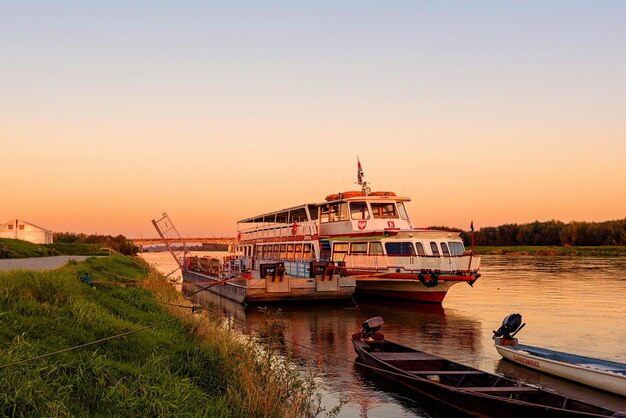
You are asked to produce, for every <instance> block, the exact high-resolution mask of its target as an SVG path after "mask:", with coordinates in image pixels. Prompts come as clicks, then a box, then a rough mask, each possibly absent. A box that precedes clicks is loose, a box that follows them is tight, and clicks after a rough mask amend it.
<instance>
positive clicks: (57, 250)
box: [0, 238, 108, 258]
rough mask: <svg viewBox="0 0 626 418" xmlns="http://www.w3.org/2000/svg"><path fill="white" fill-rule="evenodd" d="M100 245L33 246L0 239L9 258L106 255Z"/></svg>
mask: <svg viewBox="0 0 626 418" xmlns="http://www.w3.org/2000/svg"><path fill="white" fill-rule="evenodd" d="M102 247H103V245H102V244H65V243H56V244H33V243H31V242H28V241H22V240H19V239H8V238H0V249H6V250H8V251H9V255H10V258H27V257H46V256H52V255H107V254H108V252H107V251H101V250H100V248H102Z"/></svg>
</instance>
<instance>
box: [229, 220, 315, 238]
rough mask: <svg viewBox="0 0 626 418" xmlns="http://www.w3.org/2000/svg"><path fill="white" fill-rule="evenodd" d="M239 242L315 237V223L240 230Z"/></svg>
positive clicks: (307, 222)
mask: <svg viewBox="0 0 626 418" xmlns="http://www.w3.org/2000/svg"><path fill="white" fill-rule="evenodd" d="M239 234H240V238H239V239H240V240H244V241H247V240H255V239H263V238H288V237H293V236H301V235H304V236H314V235H317V222H316V221H303V222H294V223H289V224H287V223H284V224H275V225H271V226H264V227H256V228H247V229H240V230H239Z"/></svg>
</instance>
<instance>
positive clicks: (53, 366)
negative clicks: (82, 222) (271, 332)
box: [0, 256, 307, 417]
mask: <svg viewBox="0 0 626 418" xmlns="http://www.w3.org/2000/svg"><path fill="white" fill-rule="evenodd" d="M87 272H88V273H89V274H90V275H91V277H92V278H93V279H94V280H96V281H125V282H135V281H143V280H149V281H150V282H155V281H160V282H162V283H163V284H165V283H167V281H166V280H165V279H164V278H163V276H161V275H158V274H157V273H155V272H150V273H149V274H146V273H145V272H144V271H143V270H141V268H139V267H138V266H137V265H135V264H133V263H132V261H130V260H128V259H125V258H122V257H119V256H113V257H105V258H89V259H88V260H86V261H85V262H83V263H76V262H70V263H68V264H67V265H66V266H65V267H63V268H61V269H59V270H55V271H50V272H35V271H14V272H0V415H11V416H33V415H35V416H60V415H64V416H67V415H71V416H92V415H96V416H100V415H107V416H112V415H113V416H171V415H188V416H217V417H219V416H288V415H293V416H295V415H303V414H304V412H305V411H306V408H307V404H306V400H304V401H303V399H302V397H301V391H299V389H298V388H302V387H304V386H303V385H300V383H299V382H300V380H299V378H298V377H294V376H293V375H290V376H287V378H285V377H284V376H281V375H280V371H279V370H276V368H275V367H274V366H271V365H270V363H271V361H270V362H264V361H260V360H259V356H258V353H257V348H256V347H254V346H253V345H252V344H251V343H250V342H249V341H248V342H246V341H247V340H242V339H241V337H237V336H235V335H233V334H231V333H229V332H228V331H226V330H224V329H223V327H221V326H220V323H219V321H217V320H216V319H215V318H212V317H210V316H208V315H207V314H206V313H205V314H196V315H194V316H193V317H189V318H187V319H185V320H175V321H173V322H169V323H167V324H163V325H160V326H158V327H156V328H151V329H148V330H143V331H140V332H137V333H134V334H131V335H128V336H125V337H122V338H117V339H113V340H109V341H106V342H103V343H100V344H97V345H92V346H88V347H84V348H79V349H77V350H74V351H70V352H66V353H62V354H57V355H54V356H50V357H46V358H42V359H38V360H35V361H29V362H26V363H22V364H17V365H13V366H9V367H6V368H1V367H2V366H3V365H7V364H10V363H13V362H16V361H20V360H24V359H29V358H32V357H35V356H39V355H42V354H45V353H49V352H53V351H56V350H60V349H65V348H68V347H72V346H76V345H79V344H84V343H86V342H90V341H95V340H98V339H102V338H105V337H109V336H112V335H117V334H120V333H123V332H126V331H130V330H137V329H139V328H142V327H145V326H147V325H151V324H155V323H158V322H162V321H167V320H170V319H172V318H175V317H176V316H182V315H186V314H189V313H190V312H191V310H190V309H184V308H171V307H170V308H168V307H167V306H165V305H163V304H159V303H157V298H158V299H159V300H165V301H168V302H169V303H182V302H183V301H182V297H181V296H180V294H179V293H177V292H176V291H175V290H174V289H173V287H172V286H169V285H168V286H159V287H154V288H151V289H150V290H146V289H143V288H140V287H138V286H130V285H129V286H121V285H116V284H110V285H98V284H97V285H96V287H95V288H92V287H90V286H88V285H86V284H84V283H82V282H81V281H80V279H79V277H80V276H81V275H82V274H83V273H87ZM260 378H264V379H265V380H263V379H260ZM298 385H300V386H298ZM253 390H256V391H258V392H259V393H258V394H256V397H255V395H254V394H250V392H251V391H253ZM268 394H271V395H268Z"/></svg>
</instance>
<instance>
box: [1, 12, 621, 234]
mask: <svg viewBox="0 0 626 418" xmlns="http://www.w3.org/2000/svg"><path fill="white" fill-rule="evenodd" d="M625 21H626V2H623V1H602V2H597V1H587V2H580V1H552V2H539V1H528V2H492V1H490V2H461V1H459V2H445V1H437V2H418V1H395V2H369V1H359V2H356V1H354V2H352V1H346V2H334V1H332V2H331V1H316V2H309V3H304V2H221V3H212V2H195V1H193V2H192V1H177V2H163V1H136V2H122V1H111V2H100V1H85V2H64V1H55V2H42V1H24V2H22V1H19V2H18V1H15V2H2V3H0V53H1V54H0V153H1V155H0V179H1V181H2V184H1V186H0V223H2V222H5V221H8V220H10V219H15V218H19V219H23V220H26V221H29V222H32V223H34V224H37V225H40V226H43V227H45V228H48V229H52V230H54V231H58V232H61V231H72V232H85V233H103V234H120V233H121V234H125V235H127V236H130V237H137V236H143V237H148V236H156V233H155V231H154V230H153V228H152V225H151V223H150V220H151V219H153V218H155V217H159V216H160V214H161V213H162V212H163V211H167V212H168V213H169V215H170V216H171V218H172V219H173V220H174V222H175V223H176V224H177V226H178V229H179V230H180V232H181V233H182V234H183V235H184V236H199V235H203V236H221V235H230V236H234V234H235V232H234V231H235V222H236V221H237V220H238V219H241V218H245V217H248V216H253V215H256V214H257V213H262V212H268V211H272V210H275V209H280V208H284V207H288V206H293V205H297V204H300V203H304V202H311V203H312V202H319V201H322V200H323V199H324V197H325V196H326V195H327V194H330V193H336V192H339V191H345V190H354V189H356V188H358V187H357V186H355V185H354V182H355V181H356V166H357V155H358V157H359V158H360V160H361V163H362V165H363V169H364V171H365V176H366V180H368V181H370V182H371V185H372V188H373V189H374V190H392V191H395V192H396V193H398V194H402V195H407V196H410V197H412V199H413V200H412V202H411V204H410V205H409V207H408V209H409V211H410V214H411V216H412V219H413V221H414V224H416V225H419V226H428V225H447V226H451V227H460V228H464V229H468V228H469V224H470V221H471V220H472V219H473V220H474V225H475V226H476V227H477V228H480V227H485V226H494V225H499V224H502V223H525V222H531V221H534V220H540V221H545V220H550V219H557V220H562V221H564V222H569V221H572V220H579V221H583V220H585V221H601V220H610V219H618V218H624V217H626V25H625V24H624V22H625Z"/></svg>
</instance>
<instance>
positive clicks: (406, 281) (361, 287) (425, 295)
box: [355, 275, 460, 304]
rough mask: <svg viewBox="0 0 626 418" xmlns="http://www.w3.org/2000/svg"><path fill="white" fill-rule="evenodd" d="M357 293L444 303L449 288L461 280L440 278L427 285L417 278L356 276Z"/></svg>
mask: <svg viewBox="0 0 626 418" xmlns="http://www.w3.org/2000/svg"><path fill="white" fill-rule="evenodd" d="M355 277H356V283H357V290H356V291H357V293H358V294H367V295H373V296H380V297H386V298H392V299H404V300H412V301H418V302H430V303H439V304H440V303H442V302H443V300H444V298H445V297H446V294H447V293H448V290H450V288H451V287H452V286H453V285H455V284H457V283H460V281H459V280H455V281H452V280H440V281H439V282H438V283H437V285H436V286H433V287H427V286H425V285H424V284H422V283H421V282H420V281H419V280H418V279H416V278H393V277H376V276H363V275H361V276H355Z"/></svg>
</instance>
